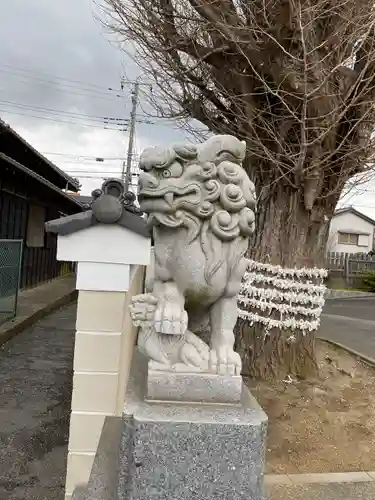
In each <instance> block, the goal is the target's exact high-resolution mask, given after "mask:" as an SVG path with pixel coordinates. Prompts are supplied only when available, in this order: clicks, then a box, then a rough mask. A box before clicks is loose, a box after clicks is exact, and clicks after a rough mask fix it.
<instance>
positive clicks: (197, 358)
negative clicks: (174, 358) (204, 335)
mask: <svg viewBox="0 0 375 500" xmlns="http://www.w3.org/2000/svg"><path fill="white" fill-rule="evenodd" d="M180 358H181V361H182V363H184V364H185V365H188V366H194V367H197V368H200V369H201V370H202V371H206V370H207V368H208V362H209V358H210V348H209V347H208V345H207V344H206V343H205V342H203V340H201V339H200V338H199V337H198V336H197V335H195V334H194V333H192V332H190V331H189V330H187V332H186V336H185V344H184V345H183V346H182V348H181V351H180Z"/></svg>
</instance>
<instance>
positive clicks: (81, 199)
mask: <svg viewBox="0 0 375 500" xmlns="http://www.w3.org/2000/svg"><path fill="white" fill-rule="evenodd" d="M69 196H71V197H72V198H74V199H75V200H76V201H77V202H78V203H80V204H81V205H89V204H90V203H91V202H92V196H87V195H82V194H79V193H77V194H76V193H69Z"/></svg>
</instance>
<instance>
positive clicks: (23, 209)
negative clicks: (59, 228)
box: [0, 120, 83, 297]
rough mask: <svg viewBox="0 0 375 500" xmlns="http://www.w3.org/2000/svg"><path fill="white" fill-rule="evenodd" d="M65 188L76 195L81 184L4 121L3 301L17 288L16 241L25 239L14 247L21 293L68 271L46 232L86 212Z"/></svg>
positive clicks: (0, 161)
mask: <svg viewBox="0 0 375 500" xmlns="http://www.w3.org/2000/svg"><path fill="white" fill-rule="evenodd" d="M64 189H69V190H70V191H74V192H77V191H78V189H79V185H78V183H77V181H75V180H73V179H72V178H71V177H69V176H68V175H67V174H65V173H64V172H63V171H61V170H60V169H59V168H58V167H57V166H55V165H54V164H53V163H51V162H50V161H49V160H47V158H45V157H44V156H43V155H41V154H40V153H39V152H38V151H36V150H35V149H34V148H33V147H32V146H31V145H30V144H28V143H27V142H26V141H25V140H24V139H23V138H22V137H20V136H19V135H18V134H17V133H16V132H15V131H14V130H13V129H12V128H11V127H9V126H8V125H7V124H6V123H4V122H3V121H2V120H0V297H1V296H2V295H3V296H4V294H6V288H7V287H11V285H12V275H11V273H12V266H14V265H15V262H16V261H17V258H18V256H17V255H14V252H15V251H16V250H14V251H13V250H12V245H11V244H10V241H11V240H22V243H18V244H17V245H14V249H16V248H17V249H19V248H21V250H22V260H21V262H20V264H21V280H20V285H21V288H28V287H32V286H35V285H37V284H39V283H42V282H45V281H48V280H51V279H52V278H55V277H57V276H59V275H60V274H61V273H62V270H64V269H67V265H65V268H64V264H62V263H61V262H58V261H57V260H56V246H57V240H56V236H55V235H53V234H51V233H48V234H47V233H46V232H45V227H44V224H45V222H46V221H48V220H52V219H56V218H59V217H61V216H62V215H70V214H73V213H77V212H80V211H82V210H83V207H82V205H81V203H79V202H78V201H76V200H75V199H74V198H73V197H70V196H69V195H68V194H66V193H65V192H64V191H63V190H64ZM68 266H71V265H70V264H68ZM13 286H14V283H13Z"/></svg>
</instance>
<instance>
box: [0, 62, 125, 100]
mask: <svg viewBox="0 0 375 500" xmlns="http://www.w3.org/2000/svg"><path fill="white" fill-rule="evenodd" d="M0 72H2V73H8V74H10V75H11V76H12V77H13V76H16V77H18V78H17V80H18V81H20V82H22V83H25V82H24V81H23V80H19V77H21V78H26V79H27V80H36V81H38V82H40V83H42V84H51V85H58V86H61V87H66V88H71V89H75V90H82V91H85V92H93V93H94V94H98V95H102V96H107V97H119V98H123V96H122V95H121V94H114V93H113V92H120V90H115V89H111V88H110V87H109V88H108V89H107V90H106V91H105V92H104V91H102V90H97V89H94V88H88V87H83V86H79V85H71V84H70V83H62V82H59V81H54V80H48V79H46V78H41V77H39V76H30V75H22V74H21V75H20V74H18V73H15V72H14V71H13V72H12V71H9V70H5V69H1V68H0ZM27 83H29V82H27ZM111 90H112V92H110V91H111Z"/></svg>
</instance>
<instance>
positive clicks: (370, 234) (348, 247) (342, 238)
mask: <svg viewBox="0 0 375 500" xmlns="http://www.w3.org/2000/svg"><path fill="white" fill-rule="evenodd" d="M374 230H375V220H373V219H371V218H370V217H368V216H367V215H364V214H362V213H361V212H359V211H358V210H356V209H355V208H352V207H348V208H342V209H340V210H337V211H336V212H335V215H334V216H333V218H332V221H331V225H330V231H329V237H328V241H327V252H344V253H351V254H353V253H368V252H370V251H371V250H373V249H374V248H375V240H374V238H375V231H374Z"/></svg>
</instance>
